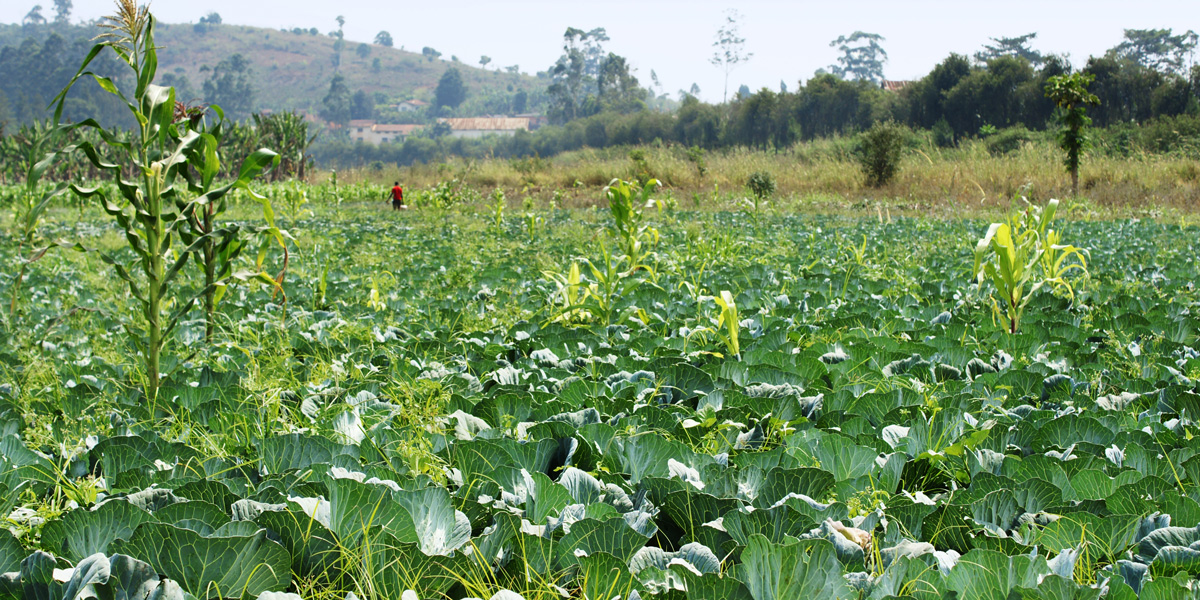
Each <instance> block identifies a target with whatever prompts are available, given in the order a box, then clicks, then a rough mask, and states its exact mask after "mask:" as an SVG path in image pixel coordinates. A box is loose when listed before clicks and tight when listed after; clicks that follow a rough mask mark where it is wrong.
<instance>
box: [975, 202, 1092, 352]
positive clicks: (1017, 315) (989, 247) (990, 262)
mask: <svg viewBox="0 0 1200 600" xmlns="http://www.w3.org/2000/svg"><path fill="white" fill-rule="evenodd" d="M1057 212H1058V200H1051V201H1050V202H1049V203H1047V204H1046V207H1045V208H1044V209H1043V208H1041V207H1038V206H1030V207H1029V208H1027V209H1026V210H1024V211H1022V212H1020V213H1018V214H1016V215H1013V216H1012V217H1010V218H1009V220H1008V222H1007V223H992V224H991V226H989V227H988V230H987V233H986V234H984V236H983V237H982V238H980V239H979V241H978V242H977V243H976V244H975V267H974V276H975V278H976V281H977V282H978V283H979V285H980V286H981V287H982V286H983V283H984V282H985V281H986V280H990V281H991V282H992V286H993V287H995V289H996V293H997V294H998V295H999V296H1000V300H998V301H997V300H996V298H995V296H993V297H992V310H993V313H994V314H995V315H996V316H997V317H998V318H999V320H1000V321H1001V322H1002V323H1003V324H1004V326H1005V328H1006V329H1007V330H1008V332H1009V333H1016V332H1017V329H1018V328H1019V327H1020V325H1021V317H1022V316H1023V315H1024V313H1025V307H1026V306H1028V305H1029V302H1030V300H1032V299H1033V296H1034V294H1036V293H1037V291H1038V290H1040V289H1041V288H1042V287H1043V286H1045V285H1050V286H1053V287H1056V288H1059V289H1062V290H1064V291H1066V292H1067V293H1068V294H1070V295H1071V296H1072V297H1074V294H1075V293H1074V290H1073V288H1072V287H1071V283H1070V282H1069V281H1068V280H1067V278H1066V276H1067V275H1068V274H1069V273H1071V272H1079V273H1082V274H1085V275H1086V274H1087V255H1088V252H1087V250H1084V249H1082V248H1077V247H1075V246H1072V245H1069V244H1061V243H1059V242H1061V238H1062V236H1061V234H1059V232H1058V231H1056V230H1054V229H1051V227H1050V224H1051V223H1052V222H1053V221H1054V217H1055V215H1056V214H1057Z"/></svg>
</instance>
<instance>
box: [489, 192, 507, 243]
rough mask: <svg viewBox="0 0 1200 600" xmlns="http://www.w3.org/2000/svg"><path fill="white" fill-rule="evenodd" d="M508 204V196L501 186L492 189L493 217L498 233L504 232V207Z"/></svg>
mask: <svg viewBox="0 0 1200 600" xmlns="http://www.w3.org/2000/svg"><path fill="white" fill-rule="evenodd" d="M507 206H508V198H506V197H505V196H504V190H502V189H500V188H496V189H494V190H492V218H493V220H494V222H493V225H494V226H495V228H496V232H497V233H503V232H504V209H505V208H506V207H507Z"/></svg>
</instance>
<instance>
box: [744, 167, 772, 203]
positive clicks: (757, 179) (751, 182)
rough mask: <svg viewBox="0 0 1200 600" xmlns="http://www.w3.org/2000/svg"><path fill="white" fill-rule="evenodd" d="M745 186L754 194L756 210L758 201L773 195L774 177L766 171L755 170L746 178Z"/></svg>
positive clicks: (764, 200)
mask: <svg viewBox="0 0 1200 600" xmlns="http://www.w3.org/2000/svg"><path fill="white" fill-rule="evenodd" d="M746 187H748V188H750V194H751V195H752V196H754V206H755V209H756V210H757V208H758V205H759V203H762V202H767V201H769V200H770V199H771V197H773V196H774V195H775V177H774V176H773V175H771V174H770V173H768V172H766V171H755V172H753V173H751V174H750V178H749V179H747V180H746Z"/></svg>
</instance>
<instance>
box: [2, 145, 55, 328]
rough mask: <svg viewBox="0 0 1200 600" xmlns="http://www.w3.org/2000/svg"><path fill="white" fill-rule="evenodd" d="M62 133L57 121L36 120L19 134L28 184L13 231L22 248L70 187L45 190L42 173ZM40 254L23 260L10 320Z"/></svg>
mask: <svg viewBox="0 0 1200 600" xmlns="http://www.w3.org/2000/svg"><path fill="white" fill-rule="evenodd" d="M58 134H59V131H58V129H57V128H55V127H54V126H53V125H51V124H43V123H42V122H41V121H35V122H34V123H33V125H31V126H29V127H22V128H21V132H20V133H19V134H17V136H15V142H16V147H17V149H18V152H17V153H15V154H17V156H19V162H20V166H21V173H22V175H24V178H25V185H24V186H23V187H22V188H21V189H20V190H18V191H17V193H16V202H14V203H13V229H14V231H13V233H14V234H15V237H17V239H19V240H20V248H21V250H22V251H23V250H24V249H25V248H28V247H32V246H33V243H34V239H35V238H36V237H37V229H38V225H39V224H40V223H41V220H42V214H43V213H44V212H46V208H47V207H48V206H50V201H51V200H53V199H54V198H55V197H56V196H58V195H60V194H62V193H63V192H65V191H66V189H67V188H66V186H63V185H59V186H57V187H55V188H54V189H52V190H49V191H46V192H44V193H43V192H42V187H41V181H42V177H43V176H44V175H45V174H46V172H47V171H48V170H49V169H50V168H51V167H52V166H53V165H54V163H55V162H56V161H57V158H58V155H57V154H56V153H53V152H48V151H49V149H50V148H51V147H52V146H53V145H54V143H55V141H56V140H57V138H58ZM40 257H41V253H39V252H34V253H33V255H32V256H31V257H29V258H22V259H21V261H20V267H21V268H20V270H19V271H18V273H17V278H16V280H14V282H13V285H12V301H11V303H10V305H9V320H10V322H11V321H12V320H14V319H16V316H17V300H18V299H19V298H20V294H21V282H22V281H24V280H25V273H26V272H27V271H28V269H29V265H30V264H31V263H33V262H34V261H36V260H38V259H39V258H40Z"/></svg>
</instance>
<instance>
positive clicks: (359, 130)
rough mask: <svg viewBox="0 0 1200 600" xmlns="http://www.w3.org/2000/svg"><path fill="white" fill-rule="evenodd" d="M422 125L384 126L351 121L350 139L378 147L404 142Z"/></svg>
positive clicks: (370, 122)
mask: <svg viewBox="0 0 1200 600" xmlns="http://www.w3.org/2000/svg"><path fill="white" fill-rule="evenodd" d="M421 127H422V126H421V125H384V124H381V123H376V122H375V121H367V120H358V119H356V120H353V121H350V139H351V140H352V141H355V142H365V143H368V144H372V145H375V146H378V145H379V144H390V143H393V142H403V141H404V138H407V137H408V136H410V135H412V134H414V133H416V132H417V131H419V130H420V129H421Z"/></svg>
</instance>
